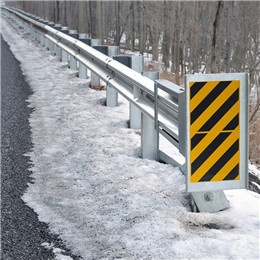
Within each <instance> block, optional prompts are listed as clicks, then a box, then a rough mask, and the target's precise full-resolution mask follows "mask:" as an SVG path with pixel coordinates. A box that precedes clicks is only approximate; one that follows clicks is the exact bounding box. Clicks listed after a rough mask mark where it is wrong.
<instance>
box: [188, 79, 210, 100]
mask: <svg viewBox="0 0 260 260" xmlns="http://www.w3.org/2000/svg"><path fill="white" fill-rule="evenodd" d="M206 83H207V82H195V83H194V84H193V85H192V86H191V88H190V100H191V99H192V98H193V97H194V96H195V95H196V94H197V93H198V92H199V91H200V90H201V89H202V87H203V86H204V85H205V84H206Z"/></svg>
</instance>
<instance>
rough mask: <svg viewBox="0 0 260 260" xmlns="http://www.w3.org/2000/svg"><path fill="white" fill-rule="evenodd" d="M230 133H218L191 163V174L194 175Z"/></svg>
mask: <svg viewBox="0 0 260 260" xmlns="http://www.w3.org/2000/svg"><path fill="white" fill-rule="evenodd" d="M230 134H231V133H220V134H219V135H218V136H217V137H216V138H215V139H214V140H213V141H212V142H211V143H210V144H209V146H208V147H207V148H206V149H205V150H204V151H203V152H202V153H201V154H200V155H199V156H198V157H197V158H196V159H195V160H194V161H193V162H192V164H191V174H194V173H195V172H196V171H197V170H198V168H199V167H200V166H201V165H202V164H203V163H204V162H205V161H206V160H207V159H208V158H209V157H210V155H211V154H212V153H213V152H214V151H215V150H216V149H217V148H218V147H219V146H220V145H221V144H222V143H223V142H224V141H225V139H226V138H227V137H228V136H229V135H230Z"/></svg>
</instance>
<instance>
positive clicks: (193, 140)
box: [191, 134, 206, 150]
mask: <svg viewBox="0 0 260 260" xmlns="http://www.w3.org/2000/svg"><path fill="white" fill-rule="evenodd" d="M205 135H206V134H195V135H194V136H193V137H192V138H191V150H193V148H194V147H195V146H196V145H197V144H198V143H199V142H200V141H201V140H202V139H203V138H204V136H205Z"/></svg>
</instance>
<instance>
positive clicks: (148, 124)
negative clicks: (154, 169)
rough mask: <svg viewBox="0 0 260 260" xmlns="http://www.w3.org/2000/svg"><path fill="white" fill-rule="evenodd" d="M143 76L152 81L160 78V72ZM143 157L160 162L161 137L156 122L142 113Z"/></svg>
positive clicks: (145, 72) (152, 72)
mask: <svg viewBox="0 0 260 260" xmlns="http://www.w3.org/2000/svg"><path fill="white" fill-rule="evenodd" d="M142 75H144V76H145V77H148V78H150V79H152V80H156V79H159V78H160V73H159V72H154V71H144V72H142ZM141 126H142V129H141V155H142V158H143V159H150V160H158V159H159V158H158V151H159V135H158V133H157V130H156V129H155V125H154V121H153V120H152V119H151V118H150V117H148V116H147V115H145V114H144V113H142V115H141Z"/></svg>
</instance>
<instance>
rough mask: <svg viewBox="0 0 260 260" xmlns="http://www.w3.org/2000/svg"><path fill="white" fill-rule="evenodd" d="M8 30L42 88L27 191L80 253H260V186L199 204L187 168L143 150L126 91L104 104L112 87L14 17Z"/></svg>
mask: <svg viewBox="0 0 260 260" xmlns="http://www.w3.org/2000/svg"><path fill="white" fill-rule="evenodd" d="M2 34H3V36H4V38H5V40H6V41H7V42H8V43H9V44H10V46H11V49H12V51H13V53H14V54H15V56H16V57H17V59H18V60H20V62H21V64H22V65H21V66H22V70H23V73H24V74H25V75H26V78H27V80H28V82H29V84H30V85H31V87H32V89H33V91H34V94H33V95H32V96H31V97H30V99H29V103H30V106H31V107H33V108H34V112H33V113H32V114H31V117H30V125H31V127H32V141H33V150H32V151H31V152H30V153H29V154H27V156H30V159H31V161H32V166H31V170H32V172H33V174H32V177H33V178H34V183H31V184H29V188H28V190H27V192H26V194H24V196H23V200H24V201H25V202H26V203H27V204H28V205H29V206H30V207H32V208H33V209H34V210H35V212H37V213H38V215H39V219H40V220H41V221H44V222H46V223H48V224H49V226H50V229H51V231H52V232H54V233H57V234H59V235H60V237H61V238H62V239H63V241H64V243H65V244H66V245H67V246H68V247H69V248H70V249H71V250H72V251H73V252H74V253H75V254H78V255H80V256H82V258H83V259H119V258H123V259H160V260H162V259H223V258H224V259H258V258H259V195H258V194H256V193H253V192H250V191H246V190H233V191H227V192H226V195H227V197H228V199H229V201H230V204H231V207H230V208H229V209H228V210H225V211H222V212H219V213H217V214H209V213H199V214H198V213H192V212H191V211H190V208H189V206H188V196H187V194H185V184H184V182H185V178H184V176H183V175H182V174H181V172H180V171H179V169H178V168H174V167H173V166H171V165H166V164H161V163H158V162H155V161H151V160H143V159H140V158H139V156H138V154H139V151H140V135H138V133H136V132H135V131H134V130H131V129H128V128H127V120H128V107H129V106H128V104H127V102H126V101H125V100H124V99H123V98H121V97H120V102H119V106H118V107H116V108H108V107H105V106H103V103H104V100H105V92H104V91H95V90H92V89H90V88H88V87H86V86H87V80H80V79H78V78H75V77H74V75H75V72H74V71H71V70H69V69H68V68H67V67H66V66H65V64H63V63H61V62H59V61H58V60H57V58H55V57H53V56H51V55H50V54H49V53H48V52H47V51H46V50H44V49H43V48H42V47H40V46H39V44H37V43H35V42H34V41H33V40H32V39H31V38H30V37H29V36H28V35H25V34H24V33H22V32H21V31H19V30H18V29H17V27H16V26H15V25H14V24H13V23H10V22H9V21H6V20H5V19H3V20H2ZM43 246H49V245H47V244H43ZM54 246H55V245H54ZM56 251H57V250H56ZM58 252H59V256H57V257H59V259H62V257H61V256H60V251H59V250H58ZM57 259H58V258H57ZM64 259H68V258H65V256H64Z"/></svg>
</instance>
